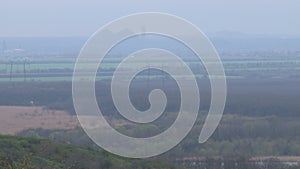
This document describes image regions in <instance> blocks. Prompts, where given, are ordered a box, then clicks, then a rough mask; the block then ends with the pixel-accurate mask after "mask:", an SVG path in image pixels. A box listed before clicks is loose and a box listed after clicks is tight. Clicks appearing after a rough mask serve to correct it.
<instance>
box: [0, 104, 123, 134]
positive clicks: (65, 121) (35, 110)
mask: <svg viewBox="0 0 300 169" xmlns="http://www.w3.org/2000/svg"><path fill="white" fill-rule="evenodd" d="M83 119H84V121H83V123H84V126H85V127H87V128H99V127H103V126H104V125H103V124H104V123H105V122H103V121H100V122H99V120H98V119H99V118H95V117H93V116H86V117H84V118H83ZM128 124H129V123H128V122H126V121H124V120H111V122H110V125H112V126H114V127H118V126H123V125H128ZM80 126H81V125H80V124H79V122H78V120H77V117H76V116H72V115H70V114H68V113H67V112H65V111H60V110H49V109H45V108H43V107H22V106H0V134H2V135H16V134H17V133H19V132H21V131H23V130H27V129H37V128H42V129H49V130H55V129H62V130H68V129H74V128H76V127H80Z"/></svg>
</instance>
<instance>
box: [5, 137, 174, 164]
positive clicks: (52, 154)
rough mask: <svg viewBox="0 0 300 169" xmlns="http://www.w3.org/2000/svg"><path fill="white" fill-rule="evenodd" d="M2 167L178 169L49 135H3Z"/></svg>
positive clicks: (154, 161)
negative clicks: (46, 138)
mask: <svg viewBox="0 0 300 169" xmlns="http://www.w3.org/2000/svg"><path fill="white" fill-rule="evenodd" d="M0 150H1V151H0V168H1V169H40V168H43V169H60V168H61V169H67V168H70V169H71V168H74V169H87V168H91V169H92V168H101V169H120V168H124V169H131V168H137V169H157V168H160V169H172V168H173V169H175V168H177V167H175V166H174V165H171V164H168V163H166V162H161V161H158V160H153V159H152V160H134V159H126V158H120V157H117V156H114V155H112V154H110V153H107V152H105V151H103V150H99V149H98V150H96V149H91V148H84V147H78V146H74V145H71V144H67V143H55V142H51V141H49V140H45V139H38V138H23V137H13V136H0Z"/></svg>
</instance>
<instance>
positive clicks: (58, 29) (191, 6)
mask: <svg viewBox="0 0 300 169" xmlns="http://www.w3.org/2000/svg"><path fill="white" fill-rule="evenodd" d="M136 12H165V13H170V14H174V15H178V16H180V17H183V18H185V19H187V20H189V21H191V22H192V23H194V24H195V25H197V26H198V27H199V28H200V29H202V30H203V31H204V32H218V31H239V32H244V33H251V34H271V35H274V34H275V35H297V36H299V35H300V1H299V0H194V1H191V0H190V1H189V0H185V1H183V0H182V1H179V0H177V1H176V0H147V1H145V0H134V1H133V0H132V1H131V0H107V1H100V0H47V1H46V0H0V36H6V37H7V36H90V35H91V34H92V33H93V32H95V31H96V30H97V29H98V28H99V27H100V26H102V25H103V24H105V23H107V22H109V21H111V20H113V19H116V18H118V17H121V16H124V15H128V14H132V13H136Z"/></svg>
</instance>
